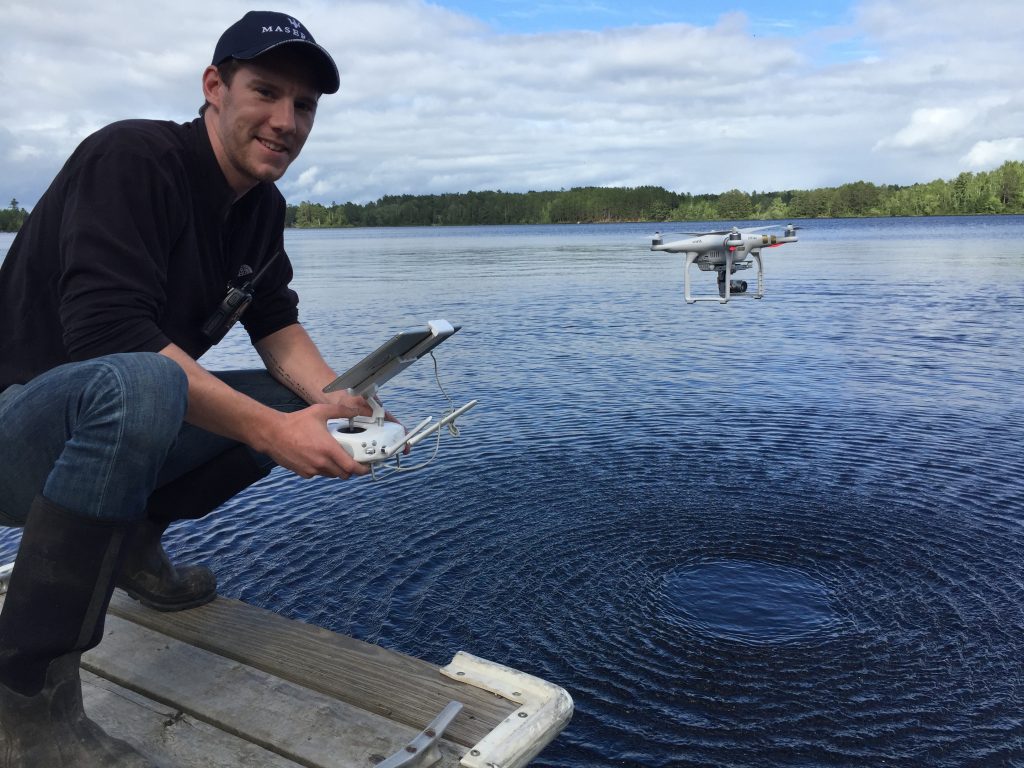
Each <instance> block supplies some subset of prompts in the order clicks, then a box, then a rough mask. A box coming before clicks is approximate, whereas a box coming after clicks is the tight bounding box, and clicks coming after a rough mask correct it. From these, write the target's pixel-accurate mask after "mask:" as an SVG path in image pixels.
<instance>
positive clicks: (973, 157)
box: [961, 136, 1024, 171]
mask: <svg viewBox="0 0 1024 768" xmlns="http://www.w3.org/2000/svg"><path fill="white" fill-rule="evenodd" d="M1007 160H1024V137H1021V136H1014V137H1011V138H1006V139H996V140H994V141H979V142H978V143H977V144H975V145H974V146H973V147H971V150H970V151H969V152H968V153H967V154H966V155H964V156H963V158H962V160H961V162H962V163H963V164H964V165H965V166H967V168H969V169H971V170H979V171H982V170H991V169H992V168H996V167H998V166H1000V165H1002V164H1003V163H1005V162H1006V161H1007Z"/></svg>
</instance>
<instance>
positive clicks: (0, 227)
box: [0, 200, 28, 232]
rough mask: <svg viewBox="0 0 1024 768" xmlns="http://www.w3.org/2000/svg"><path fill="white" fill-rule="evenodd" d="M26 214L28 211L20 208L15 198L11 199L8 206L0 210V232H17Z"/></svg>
mask: <svg viewBox="0 0 1024 768" xmlns="http://www.w3.org/2000/svg"><path fill="white" fill-rule="evenodd" d="M26 216H28V211H26V210H25V209H24V208H22V207H21V206H20V205H19V204H18V201H17V200H11V204H10V206H9V207H7V208H5V209H3V210H0V232H17V231H18V230H19V229H21V223H22V222H23V221H24V220H25V217H26Z"/></svg>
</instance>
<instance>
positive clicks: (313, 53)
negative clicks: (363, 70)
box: [212, 11, 341, 93]
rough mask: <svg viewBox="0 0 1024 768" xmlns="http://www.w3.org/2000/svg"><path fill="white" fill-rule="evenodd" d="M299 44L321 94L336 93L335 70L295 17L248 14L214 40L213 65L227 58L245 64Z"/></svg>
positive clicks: (251, 12)
mask: <svg viewBox="0 0 1024 768" xmlns="http://www.w3.org/2000/svg"><path fill="white" fill-rule="evenodd" d="M296 44H301V46H302V50H303V52H306V53H307V55H308V56H309V60H310V62H312V64H313V67H314V69H315V71H316V77H317V82H318V84H319V88H320V92H321V93H336V92H337V90H338V86H339V85H340V84H341V83H340V78H339V77H338V67H337V66H335V64H334V59H332V58H331V54H329V53H328V52H327V51H326V50H324V48H322V47H321V46H319V45H317V42H316V40H314V39H313V35H312V34H311V33H310V31H309V30H308V29H306V28H305V27H304V26H302V24H300V23H299V21H298V20H297V19H296V18H295V17H294V16H289V15H288V14H287V13H277V12H276V11H249V12H248V13H247V14H245V16H243V17H242V18H240V19H239V20H238V21H236V22H235V23H234V24H232V25H231V26H230V27H228V28H227V29H226V30H225V31H224V34H223V35H221V36H220V40H218V41H217V47H216V48H215V49H214V51H213V62H212V63H213V65H214V66H217V65H218V64H222V63H223V62H225V61H226V60H228V59H239V60H241V61H248V60H249V59H255V58H256V57H257V56H260V55H262V54H264V53H266V52H267V51H270V50H273V49H274V48H277V47H279V46H282V45H296Z"/></svg>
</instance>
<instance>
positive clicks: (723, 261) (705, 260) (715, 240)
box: [651, 224, 800, 304]
mask: <svg viewBox="0 0 1024 768" xmlns="http://www.w3.org/2000/svg"><path fill="white" fill-rule="evenodd" d="M779 226H780V225H778V224H772V225H769V226H766V227H754V228H753V229H747V230H740V229H737V228H736V227H733V228H731V229H719V230H715V231H714V232H684V233H683V234H686V235H693V237H691V238H689V239H688V240H676V241H674V242H671V243H664V242H662V238H661V233H660V232H655V233H654V239H653V240H652V241H651V250H652V251H667V252H669V253H685V254H686V267H685V271H684V273H683V285H684V287H685V290H684V294H685V297H686V303H687V304H693V303H694V302H696V301H717V302H719V303H721V304H725V303H726V302H728V301H729V298H730V297H731V296H734V295H740V296H744V297H746V298H754V299H760V298H761V297H762V296H764V265H763V264H762V263H761V249H762V248H776V247H778V246H780V245H783V244H785V243H795V242H796V241H797V237H796V231H797V230H798V229H800V227H795V226H793V225H792V224H790V225H789V226H787V227H786V229H785V231H784V232H783V234H782V235H781V236H780V235H755V234H753V233H754V232H762V231H764V230H766V229H776V228H778V227H779ZM723 235H724V237H723ZM748 256H750V257H751V258H752V259H753V260H754V261H756V262H757V292H756V293H754V294H749V295H748V294H747V281H746V280H732V279H730V276H731V275H733V274H735V272H736V270H738V269H750V267H751V266H753V265H752V264H751V262H750V260H748V258H747V257H748ZM694 262H697V266H698V267H700V269H701V271H703V272H710V271H711V270H712V269H713V270H715V271H717V272H718V295H717V296H691V295H690V265H691V264H693V263H694Z"/></svg>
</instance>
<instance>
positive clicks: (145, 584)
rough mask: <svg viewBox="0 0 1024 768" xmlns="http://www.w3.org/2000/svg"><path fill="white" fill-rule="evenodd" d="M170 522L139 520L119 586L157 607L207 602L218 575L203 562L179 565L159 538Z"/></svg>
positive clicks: (180, 607) (174, 607)
mask: <svg viewBox="0 0 1024 768" xmlns="http://www.w3.org/2000/svg"><path fill="white" fill-rule="evenodd" d="M167 525H168V524H167V523H157V522H155V521H153V520H144V521H142V522H141V523H138V524H136V526H135V527H134V529H133V530H132V533H131V537H130V539H129V543H128V547H127V549H128V552H127V555H126V556H125V561H124V565H122V566H121V572H120V573H119V574H118V577H117V586H119V587H120V588H121V589H123V590H124V591H125V592H127V593H128V595H129V596H130V597H133V598H135V599H136V600H138V601H139V602H140V603H142V604H143V605H145V606H148V607H150V608H153V609H155V610H157V611H183V610H185V609H186V608H196V607H198V606H200V605H205V604H206V603H208V602H210V601H211V600H213V598H215V597H216V596H217V577H216V576H214V575H213V571H211V570H210V569H209V568H207V567H206V566H203V565H179V566H176V565H174V563H172V562H171V560H170V558H169V557H167V553H166V552H165V551H164V548H163V545H161V544H160V538H161V537H162V536H163V535H164V531H165V530H167Z"/></svg>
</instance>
